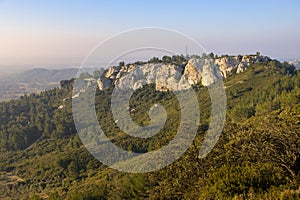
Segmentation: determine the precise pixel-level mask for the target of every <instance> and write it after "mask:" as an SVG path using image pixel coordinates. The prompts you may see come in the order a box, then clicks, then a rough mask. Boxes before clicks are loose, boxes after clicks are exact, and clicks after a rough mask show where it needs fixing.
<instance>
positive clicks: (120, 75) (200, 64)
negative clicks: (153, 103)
mask: <svg viewBox="0 0 300 200" xmlns="http://www.w3.org/2000/svg"><path fill="white" fill-rule="evenodd" d="M269 60H270V58H269V57H267V56H259V55H244V56H224V57H218V58H213V59H202V58H191V59H190V60H189V61H188V62H187V63H186V65H185V66H178V65H175V64H171V63H170V64H163V63H147V64H143V65H134V64H132V65H124V66H113V67H111V68H109V69H108V70H107V71H105V73H104V76H103V77H102V78H101V79H98V80H97V84H98V88H99V89H100V90H105V89H108V88H110V87H113V86H115V87H117V88H119V89H126V88H131V89H133V90H136V89H138V88H141V87H142V86H143V85H145V84H150V83H155V86H156V89H157V90H160V91H166V90H168V89H171V90H181V89H187V88H189V87H191V86H192V85H196V84H199V83H200V84H202V85H203V86H208V85H210V84H212V83H214V82H216V81H217V80H220V79H222V78H227V77H228V76H229V75H230V74H233V73H241V72H243V71H244V70H246V69H247V67H248V66H249V65H250V64H253V63H261V62H268V61H269Z"/></svg>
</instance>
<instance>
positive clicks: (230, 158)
mask: <svg viewBox="0 0 300 200" xmlns="http://www.w3.org/2000/svg"><path fill="white" fill-rule="evenodd" d="M253 56H255V55H253ZM248 57H249V56H248ZM246 58H247V56H245V57H243V56H242V57H239V56H233V57H228V56H225V57H222V58H221V57H220V58H218V59H219V60H218V59H215V62H216V63H218V64H219V65H218V67H219V68H222V70H223V73H222V76H223V77H226V79H224V85H225V88H226V94H227V113H226V122H225V126H224V128H223V131H222V135H221V137H220V139H219V140H218V142H217V144H216V146H215V148H214V149H213V151H212V152H210V153H209V154H208V156H206V157H205V158H199V157H198V153H199V149H200V146H201V142H202V141H203V138H204V135H205V133H206V131H207V129H208V124H209V122H210V111H211V100H210V97H209V93H208V88H207V85H206V84H203V82H202V80H203V77H204V75H203V74H195V73H191V72H193V71H194V70H193V68H198V69H200V68H201V67H202V68H201V69H204V68H205V67H204V65H201V64H199V65H197V64H195V65H189V62H187V60H184V59H180V58H179V57H177V58H176V57H174V59H173V60H172V59H171V60H169V59H168V58H166V57H165V59H162V60H152V61H149V62H147V63H142V64H143V65H145V66H147V67H149V66H153V67H155V66H158V65H159V66H162V65H166V66H177V67H178V68H176V69H180V71H181V74H182V77H184V75H186V74H189V76H187V79H189V78H190V77H194V78H195V77H196V78H197V79H194V78H192V79H190V80H194V81H193V82H192V83H193V89H194V90H195V92H196V96H197V98H198V100H199V107H200V109H201V118H200V122H201V123H200V125H199V128H198V131H197V135H196V138H195V140H194V142H193V144H192V145H191V146H190V148H189V149H188V150H187V151H186V152H185V153H184V154H183V155H182V156H181V157H180V159H178V160H177V161H176V162H174V163H173V164H171V165H169V166H167V167H165V168H163V169H162V170H160V171H155V172H151V173H144V174H130V173H124V172H118V171H116V170H113V169H111V168H109V167H106V166H105V165H103V164H102V163H100V162H99V161H97V160H96V159H94V158H93V156H92V155H91V154H90V153H89V152H88V151H87V150H86V148H85V147H84V146H83V145H82V143H81V141H80V138H79V137H78V135H77V134H76V128H75V125H74V122H73V116H72V107H71V106H72V89H73V87H72V80H71V81H63V82H61V84H62V87H61V88H54V89H51V90H47V91H44V92H41V93H40V94H30V95H25V96H23V97H21V98H19V99H17V100H11V101H8V102H2V103H0V112H1V115H0V127H1V129H0V172H1V173H0V186H1V187H0V198H1V199H72V200H73V199H298V198H299V197H300V182H299V180H300V174H299V173H300V167H299V166H300V153H299V152H300V115H299V113H300V104H299V103H300V74H299V71H297V70H295V68H294V67H293V66H292V65H289V64H287V63H280V62H278V61H276V60H272V59H270V58H266V57H264V58H265V59H262V60H260V59H259V60H260V61H259V62H255V61H252V60H251V59H250V60H248V61H246ZM258 58H259V56H258V57H256V59H258ZM195 59H200V60H201V58H195ZM200 60H195V62H194V63H201V62H200ZM237 61H239V62H237ZM241 63H242V64H241ZM140 64H141V63H138V64H136V65H140ZM131 66H135V64H128V65H126V66H125V65H121V66H115V67H113V68H111V69H109V70H107V71H106V72H105V74H104V77H97V76H94V77H89V79H88V80H93V81H95V82H97V83H98V89H97V92H96V97H95V101H96V112H97V118H98V121H99V123H100V124H101V126H102V127H103V129H104V130H106V131H107V133H108V137H109V138H110V139H111V140H112V141H113V143H114V144H116V145H118V146H120V147H121V148H122V149H124V150H128V151H132V152H150V151H153V150H156V149H159V148H161V147H163V146H164V145H166V144H168V142H169V141H170V140H171V139H172V138H173V137H174V132H176V129H177V128H178V126H179V124H178V123H179V122H178V119H179V117H180V113H178V110H179V105H178V101H177V100H176V98H175V95H174V93H173V92H171V91H168V90H156V89H157V86H156V85H154V84H148V85H145V86H142V87H137V88H136V89H137V90H136V91H135V92H134V95H133V96H132V97H131V99H130V108H132V109H134V112H132V113H131V117H132V118H133V120H135V121H136V123H137V124H139V125H145V124H147V123H148V122H149V120H150V118H149V116H148V114H146V113H148V110H149V109H150V108H151V107H152V106H153V105H154V104H161V105H163V106H164V108H165V110H166V112H167V115H168V118H167V121H166V124H165V126H164V127H163V129H162V130H161V131H160V132H159V133H158V134H157V135H155V136H153V137H151V138H149V139H145V140H143V139H138V138H135V137H130V136H128V135H126V134H125V133H124V132H123V131H122V130H120V128H119V127H118V126H117V124H116V122H115V120H114V119H113V116H112V111H111V110H110V98H111V95H112V92H113V90H112V86H114V84H115V83H117V82H116V81H115V80H116V79H117V77H118V79H119V80H120V78H121V77H122V76H123V75H125V73H124V74H122V76H121V75H120V76H118V73H120V71H121V70H120V69H122V67H123V68H126V69H127V72H128V69H131V68H130V67H131ZM239 66H240V69H242V67H243V70H237V69H238V68H239ZM229 69H231V70H229ZM202 72H203V71H202ZM212 72H213V71H212ZM95 74H97V73H95ZM95 74H94V75H95ZM100 82H101V84H102V86H103V83H104V82H105V83H106V84H107V85H105V87H101V84H99V83H100ZM149 97H151V98H149ZM73 98H74V97H73ZM149 99H150V100H149ZM187 103H189V102H187ZM116 133H118V134H116Z"/></svg>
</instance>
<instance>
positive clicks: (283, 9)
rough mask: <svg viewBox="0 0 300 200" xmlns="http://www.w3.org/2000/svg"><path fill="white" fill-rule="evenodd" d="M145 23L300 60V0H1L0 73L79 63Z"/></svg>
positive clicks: (212, 46) (222, 50) (227, 48)
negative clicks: (106, 42) (113, 38)
mask: <svg viewBox="0 0 300 200" xmlns="http://www.w3.org/2000/svg"><path fill="white" fill-rule="evenodd" d="M145 26H146V27H152V26H153V27H163V28H169V29H174V30H177V31H180V32H183V33H185V34H187V35H189V36H191V37H193V38H194V39H196V40H197V41H198V42H199V43H201V44H202V45H203V46H204V47H205V49H206V50H207V51H209V52H210V51H213V52H216V53H217V54H246V53H255V52H256V51H260V52H261V53H262V54H265V55H269V56H271V57H273V58H278V59H280V58H296V57H297V58H298V57H300V1H299V0H294V1H289V0H286V1H276V0H273V1H268V0H263V1H258V0H252V1H247V2H245V1H242V0H237V1H211V0H206V1H186V0H185V1H182V0H181V1H174V0H173V1H171V0H170V1H159V0H151V1H143V0H136V1H133V0H132V1H131V0H128V1H125V0H123V1H121V0H120V1H113V0H107V1H74V0H72V1H61V0H51V1H50V0H48V1H47V0H45V1H44V0H35V1H34V0H26V1H25V0H24V1H22V0H19V1H15V0H0V73H5V72H9V71H11V70H13V69H24V68H31V67H62V66H68V67H69V66H78V65H79V64H80V63H81V61H82V60H83V59H84V58H85V57H86V55H87V54H88V52H89V51H90V50H91V49H92V48H93V47H95V46H96V45H97V44H98V43H99V42H102V41H103V40H105V39H107V38H108V37H110V36H112V35H115V34H118V33H119V32H121V31H126V30H129V29H133V28H138V27H145ZM174 42H175V41H174Z"/></svg>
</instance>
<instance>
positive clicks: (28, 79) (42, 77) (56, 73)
mask: <svg viewBox="0 0 300 200" xmlns="http://www.w3.org/2000/svg"><path fill="white" fill-rule="evenodd" d="M77 71H78V69H77V68H68V69H54V70H49V69H44V68H35V69H30V70H27V71H25V72H22V73H20V74H14V75H11V76H10V77H8V79H9V80H10V81H13V82H17V83H33V82H38V83H48V82H59V81H60V80H65V79H70V78H72V77H74V76H75V75H76V73H77Z"/></svg>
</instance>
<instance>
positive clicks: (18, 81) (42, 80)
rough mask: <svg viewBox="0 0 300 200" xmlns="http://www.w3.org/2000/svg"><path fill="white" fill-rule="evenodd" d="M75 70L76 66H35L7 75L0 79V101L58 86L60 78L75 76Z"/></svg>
mask: <svg viewBox="0 0 300 200" xmlns="http://www.w3.org/2000/svg"><path fill="white" fill-rule="evenodd" d="M77 71H78V69H76V68H68V69H55V70H49V69H43V68H36V69H31V70H27V71H24V72H22V73H18V74H12V75H9V76H7V77H4V78H2V79H1V80H0V101H5V100H10V99H16V98H18V97H20V96H22V95H25V94H30V93H39V92H41V91H43V90H48V89H52V88H55V87H59V81H60V80H65V79H71V78H72V77H75V76H76V73H77Z"/></svg>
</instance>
